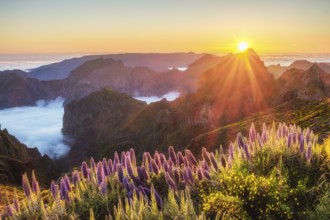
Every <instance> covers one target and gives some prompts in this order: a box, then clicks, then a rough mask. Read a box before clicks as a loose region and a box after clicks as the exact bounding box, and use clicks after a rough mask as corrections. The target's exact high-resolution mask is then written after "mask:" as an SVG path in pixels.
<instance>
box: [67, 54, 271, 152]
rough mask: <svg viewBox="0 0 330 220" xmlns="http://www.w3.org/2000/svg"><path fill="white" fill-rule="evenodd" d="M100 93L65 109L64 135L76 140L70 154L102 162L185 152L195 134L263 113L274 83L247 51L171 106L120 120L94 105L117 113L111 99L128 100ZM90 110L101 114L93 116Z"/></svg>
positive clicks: (230, 58)
mask: <svg viewBox="0 0 330 220" xmlns="http://www.w3.org/2000/svg"><path fill="white" fill-rule="evenodd" d="M255 88H256V89H255ZM105 91H106V90H101V91H99V92H95V93H93V94H91V95H89V96H87V97H85V98H83V99H81V100H80V101H78V102H72V103H70V104H68V105H67V106H66V107H65V116H64V123H63V126H64V127H63V131H64V132H65V134H66V135H71V136H73V137H74V138H75V139H76V140H78V142H77V143H75V144H74V145H73V147H72V151H76V152H85V151H87V152H89V153H90V155H89V156H96V157H101V156H105V155H112V154H113V152H114V151H115V150H119V149H120V150H123V149H127V148H129V147H132V146H134V147H135V149H136V151H137V154H139V152H142V150H154V149H158V150H164V149H165V148H166V147H167V146H168V145H175V146H178V147H179V148H184V147H185V145H186V143H187V142H188V140H189V139H191V138H193V137H195V136H197V135H199V134H203V133H205V132H207V131H209V130H212V129H214V128H217V127H219V126H223V125H226V124H228V123H231V122H234V121H237V120H240V119H242V118H244V117H246V116H249V115H251V114H252V113H254V112H257V111H260V110H265V109H268V108H269V107H270V106H271V102H272V97H273V96H274V95H275V93H276V84H275V80H274V78H273V77H272V76H271V75H270V74H269V73H268V72H267V70H266V68H265V66H264V64H263V62H262V61H261V60H260V59H259V57H258V56H257V55H256V54H255V52H254V51H252V50H249V51H247V52H246V53H242V54H237V55H233V54H231V55H228V56H226V57H224V58H222V59H221V61H220V62H218V61H217V62H215V63H214V66H213V67H212V68H210V69H209V70H207V71H206V72H204V73H202V74H201V79H200V83H199V88H198V90H197V91H196V92H195V93H192V94H188V95H186V96H183V97H180V98H179V99H177V100H175V101H174V102H167V101H166V100H162V101H160V102H157V103H153V104H150V105H142V106H141V107H139V108H137V109H136V110H135V111H132V112H130V114H129V115H126V116H124V117H123V115H122V113H121V110H117V111H116V112H111V111H110V110H109V111H107V110H104V111H101V110H95V106H99V107H98V108H100V109H114V108H116V107H115V106H116V105H117V104H116V103H117V102H118V99H116V98H115V97H120V100H121V101H120V103H127V102H128V101H129V100H130V99H129V98H128V97H124V96H122V95H119V94H118V93H115V92H114V91H112V92H111V93H113V94H115V95H114V96H108V98H106V97H105V96H104V95H103V93H104V92H105ZM129 102H131V101H129ZM121 108H122V107H120V108H119V109H121ZM235 108H236V109H235ZM95 111H101V113H100V114H94V113H93V112H95ZM68 115H71V116H72V115H74V117H76V118H73V117H67V116H68ZM86 117H87V118H88V119H86ZM117 117H118V118H120V119H121V120H120V121H119V123H118V124H117V123H111V120H112V118H117ZM100 118H102V120H100ZM83 121H86V123H83V124H81V125H79V126H76V127H79V129H81V130H82V133H76V132H74V131H72V130H71V129H69V128H70V127H69V125H70V124H72V123H75V122H83ZM87 122H88V123H87ZM82 134H84V135H82ZM86 137H88V138H86ZM82 140H83V141H82Z"/></svg>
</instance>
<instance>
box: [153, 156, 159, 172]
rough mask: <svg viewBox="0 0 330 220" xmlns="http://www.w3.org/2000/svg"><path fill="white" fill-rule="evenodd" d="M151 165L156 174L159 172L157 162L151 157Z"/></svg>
mask: <svg viewBox="0 0 330 220" xmlns="http://www.w3.org/2000/svg"><path fill="white" fill-rule="evenodd" d="M151 167H152V171H153V172H154V173H156V174H158V172H159V169H158V166H157V164H156V162H155V160H153V159H151Z"/></svg>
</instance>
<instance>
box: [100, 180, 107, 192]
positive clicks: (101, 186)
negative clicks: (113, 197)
mask: <svg viewBox="0 0 330 220" xmlns="http://www.w3.org/2000/svg"><path fill="white" fill-rule="evenodd" d="M99 187H100V192H101V194H102V195H105V194H107V183H106V182H105V181H104V182H102V183H101V184H100V186H99Z"/></svg>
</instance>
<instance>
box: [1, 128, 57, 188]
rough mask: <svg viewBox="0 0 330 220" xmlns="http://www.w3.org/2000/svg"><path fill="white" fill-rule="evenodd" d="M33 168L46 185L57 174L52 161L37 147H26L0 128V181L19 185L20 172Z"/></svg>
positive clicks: (29, 171)
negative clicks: (41, 153)
mask: <svg viewBox="0 0 330 220" xmlns="http://www.w3.org/2000/svg"><path fill="white" fill-rule="evenodd" d="M33 169H34V170H35V172H36V175H37V176H38V177H40V179H41V184H42V185H48V184H49V183H50V181H51V180H52V179H53V178H56V177H57V176H58V175H59V170H58V169H57V168H56V166H55V164H54V162H53V161H52V160H51V159H50V158H49V157H48V156H47V155H45V156H41V155H40V153H39V151H38V149H37V148H28V147H27V146H26V145H24V144H22V143H20V142H19V141H18V140H17V139H16V138H15V137H14V136H12V135H10V134H9V133H8V131H7V130H6V129H3V130H1V128H0V183H2V184H12V185H20V184H21V180H22V174H23V173H25V172H28V173H31V171H32V170H33Z"/></svg>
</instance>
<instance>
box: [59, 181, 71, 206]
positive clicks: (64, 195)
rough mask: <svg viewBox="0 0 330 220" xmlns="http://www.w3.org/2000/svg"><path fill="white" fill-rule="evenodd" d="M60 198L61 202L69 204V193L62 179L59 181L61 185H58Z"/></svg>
mask: <svg viewBox="0 0 330 220" xmlns="http://www.w3.org/2000/svg"><path fill="white" fill-rule="evenodd" d="M60 198H61V200H66V201H68V202H69V192H68V189H67V185H66V183H65V181H64V179H63V178H62V179H61V183H60Z"/></svg>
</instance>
